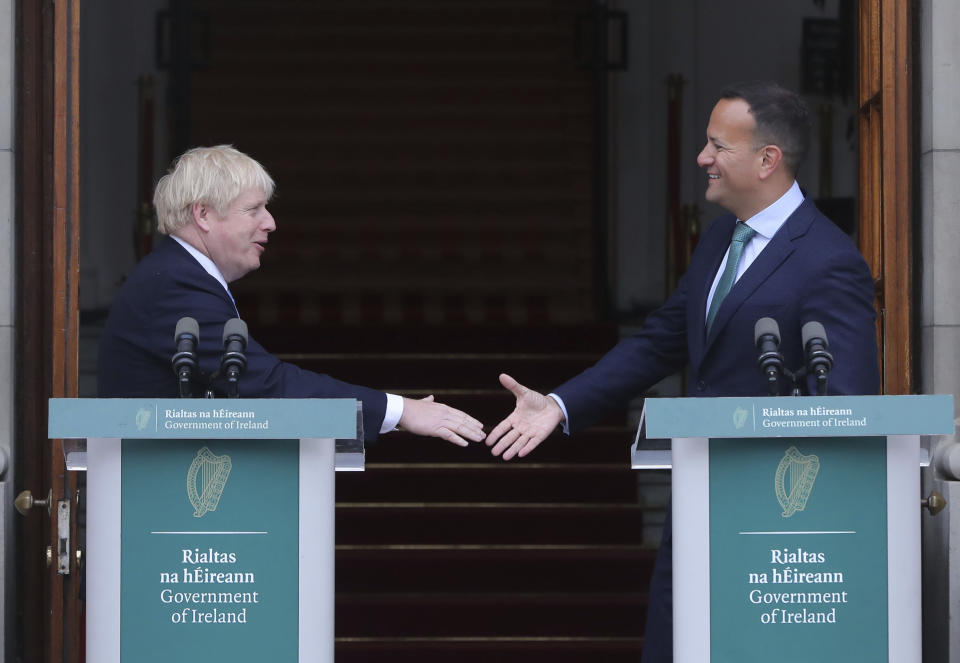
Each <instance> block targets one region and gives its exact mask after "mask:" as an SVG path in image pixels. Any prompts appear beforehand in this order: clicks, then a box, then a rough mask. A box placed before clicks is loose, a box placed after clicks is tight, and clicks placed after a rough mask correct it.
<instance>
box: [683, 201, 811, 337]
mask: <svg viewBox="0 0 960 663" xmlns="http://www.w3.org/2000/svg"><path fill="white" fill-rule="evenodd" d="M814 210H815V208H814V207H813V204H812V203H810V202H809V201H807V200H804V201H803V203H801V204H800V207H798V208H797V209H796V210H795V211H794V212H793V214H791V215H790V217H789V218H788V219H787V221H786V222H785V223H784V224H783V226H782V227H781V228H780V230H779V231H777V233H776V234H775V235H774V236H773V239H771V240H770V243H769V244H767V245H766V246H765V247H764V249H763V251H761V252H760V255H758V256H757V258H756V260H754V261H753V263H751V265H750V267H748V268H747V271H745V272H744V273H743V276H741V277H740V279H739V280H738V281H737V282H736V283H735V284H734V285H733V288H731V289H730V293H729V294H728V295H727V297H726V299H724V300H723V303H722V304H721V305H720V310H719V311H717V317H716V318H715V319H714V321H713V326H712V327H711V328H710V334H709V335H708V336H707V339H706V345H705V347H704V352H707V351H709V350H710V346H711V345H712V344H713V342H714V341H715V340H716V338H717V336H718V335H719V333H720V330H721V329H723V328H724V326H726V324H727V323H728V322H729V321H730V319H731V318H732V317H733V316H734V314H736V312H737V310H738V309H739V308H740V306H741V305H742V304H743V302H744V301H746V300H747V298H748V297H750V295H752V294H753V293H754V292H756V291H757V289H758V288H760V287H761V286H762V285H763V284H764V283H765V282H766V281H767V279H768V278H770V275H771V274H773V273H774V272H775V271H776V270H777V269H779V267H780V265H782V264H783V263H784V261H786V259H787V258H788V257H789V256H790V254H791V253H793V251H794V245H793V242H794V240H795V239H796V238H797V237H800V236H801V235H803V234H805V233H806V232H807V229H808V228H809V227H810V224H811V222H812V221H813V212H814ZM731 232H732V231H731ZM710 285H712V282H711V283H708V284H707V289H708V290H709V288H710ZM704 302H706V298H704ZM704 306H706V304H705V303H704ZM702 315H703V312H702V311H701V316H702Z"/></svg>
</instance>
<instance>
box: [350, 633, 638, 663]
mask: <svg viewBox="0 0 960 663" xmlns="http://www.w3.org/2000/svg"><path fill="white" fill-rule="evenodd" d="M642 649H643V638H639V637H618V638H614V637H582V638H577V637H443V638H354V637H348V638H337V639H336V655H337V661H338V662H339V663H352V662H354V661H356V662H361V661H369V660H371V659H369V658H367V657H368V656H371V655H376V654H382V655H385V656H386V655H389V656H390V659H391V660H408V661H417V663H441V662H442V663H449V661H450V660H451V659H453V658H454V657H456V661H457V663H489V661H491V660H496V661H497V663H521V662H523V663H529V662H530V661H531V660H536V661H550V662H551V663H583V661H585V660H599V661H603V663H621V662H622V663H627V662H629V663H636V661H638V660H640V653H641V651H642Z"/></svg>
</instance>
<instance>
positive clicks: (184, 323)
mask: <svg viewBox="0 0 960 663" xmlns="http://www.w3.org/2000/svg"><path fill="white" fill-rule="evenodd" d="M173 342H174V345H175V346H176V348H177V350H176V352H175V353H174V355H173V360H172V363H173V373H174V375H176V376H177V383H178V384H179V385H180V398H190V397H191V396H193V394H192V393H191V391H190V378H191V377H192V376H193V371H194V370H196V368H197V343H199V342H200V325H198V324H197V321H196V320H194V319H193V318H188V317H184V318H180V320H178V321H177V328H176V330H175V331H174V332H173Z"/></svg>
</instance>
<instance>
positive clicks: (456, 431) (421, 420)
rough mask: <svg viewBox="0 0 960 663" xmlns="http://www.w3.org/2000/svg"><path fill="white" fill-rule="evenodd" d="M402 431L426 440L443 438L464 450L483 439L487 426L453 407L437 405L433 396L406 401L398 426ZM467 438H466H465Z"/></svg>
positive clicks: (405, 399)
mask: <svg viewBox="0 0 960 663" xmlns="http://www.w3.org/2000/svg"><path fill="white" fill-rule="evenodd" d="M397 425H398V426H399V428H400V429H401V430H405V431H410V432H411V433H415V434H416V435H423V436H424V437H439V438H441V439H444V440H446V441H447V442H452V443H454V444H456V445H459V446H461V447H465V446H467V445H468V444H470V443H469V442H467V440H472V441H474V442H479V441H480V440H482V439H483V424H481V423H480V422H479V421H477V420H476V419H474V418H473V417H471V416H470V415H468V414H467V413H466V412H461V411H460V410H457V409H455V408H452V407H450V406H449V405H444V404H443V403H434V402H433V396H432V395H431V396H427V397H426V398H423V399H420V400H414V399H411V398H404V399H403V414H402V415H400V421H399V422H398V424H397ZM464 438H466V439H464Z"/></svg>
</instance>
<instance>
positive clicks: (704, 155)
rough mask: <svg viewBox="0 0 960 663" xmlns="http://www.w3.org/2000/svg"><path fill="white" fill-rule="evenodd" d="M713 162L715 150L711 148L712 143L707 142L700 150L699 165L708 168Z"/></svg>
mask: <svg viewBox="0 0 960 663" xmlns="http://www.w3.org/2000/svg"><path fill="white" fill-rule="evenodd" d="M712 163H713V152H712V150H711V149H710V143H707V144H706V145H704V146H703V149H702V150H700V154H698V155H697V165H698V166H700V167H701V168H706V167H707V166H709V165H710V164H712Z"/></svg>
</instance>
